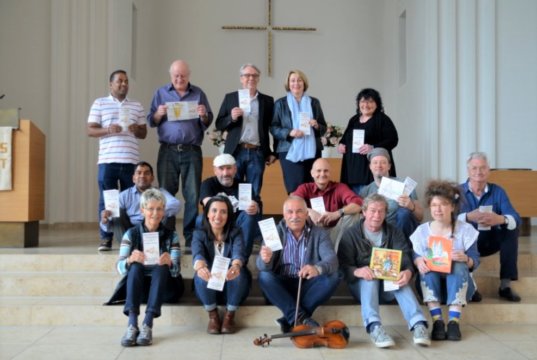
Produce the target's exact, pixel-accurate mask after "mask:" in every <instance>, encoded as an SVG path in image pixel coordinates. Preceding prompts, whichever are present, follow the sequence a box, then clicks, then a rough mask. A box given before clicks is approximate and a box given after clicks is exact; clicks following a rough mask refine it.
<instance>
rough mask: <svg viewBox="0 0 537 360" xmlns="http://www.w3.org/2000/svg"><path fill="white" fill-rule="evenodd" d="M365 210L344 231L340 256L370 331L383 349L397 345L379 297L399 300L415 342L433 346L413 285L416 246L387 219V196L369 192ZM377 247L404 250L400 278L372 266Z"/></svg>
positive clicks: (372, 339) (398, 275)
mask: <svg viewBox="0 0 537 360" xmlns="http://www.w3.org/2000/svg"><path fill="white" fill-rule="evenodd" d="M362 211H363V215H364V216H363V217H364V218H363V219H362V220H360V222H359V223H358V224H355V225H354V226H352V227H350V228H348V229H347V230H346V231H345V233H344V234H343V237H342V239H341V243H340V244H339V249H338V258H339V262H340V264H341V270H342V272H343V274H344V276H345V279H346V280H347V282H348V284H349V289H350V291H351V294H352V296H353V297H355V298H356V299H357V300H358V301H360V303H361V304H362V307H361V310H362V320H363V323H364V326H365V328H366V331H367V332H368V333H369V336H370V337H371V341H372V342H373V343H374V344H375V346H377V347H379V348H386V347H391V346H394V345H395V342H394V341H393V339H392V338H391V336H390V335H388V333H387V332H386V331H385V329H384V328H383V326H382V324H381V319H380V311H379V298H381V299H382V300H384V301H388V302H389V301H393V300H394V299H396V300H397V302H398V303H399V307H400V308H401V311H402V313H403V316H404V318H405V320H406V321H407V324H408V328H409V329H410V330H411V331H412V332H413V340H414V343H415V344H418V345H423V346H429V345H430V343H431V340H430V338H429V334H428V333H427V321H426V319H425V316H424V315H423V311H422V310H421V307H420V304H419V303H418V301H417V300H416V296H415V295H414V292H413V291H412V288H411V286H410V284H411V283H410V281H411V279H412V276H413V274H414V266H413V264H412V248H411V247H410V245H409V244H408V241H407V239H406V238H405V236H404V235H403V233H402V232H401V230H399V229H398V228H396V227H394V226H392V225H390V224H389V223H388V222H386V213H387V211H388V202H387V200H386V199H385V198H384V196H382V195H379V194H372V195H369V196H368V197H367V198H366V199H365V200H364V203H363V205H362ZM373 248H383V249H391V250H398V251H400V252H401V257H400V259H399V261H397V262H398V263H400V267H397V269H396V270H397V271H396V273H398V274H397V279H396V280H393V281H389V282H388V281H387V280H380V279H379V278H378V277H379V275H378V274H377V273H376V272H375V271H374V269H372V268H371V267H370V265H371V256H372V252H373ZM373 266H374V265H373ZM394 267H395V266H394ZM399 270H400V271H399ZM389 285H391V286H390V287H389Z"/></svg>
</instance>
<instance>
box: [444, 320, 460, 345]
mask: <svg viewBox="0 0 537 360" xmlns="http://www.w3.org/2000/svg"><path fill="white" fill-rule="evenodd" d="M447 339H448V340H451V341H459V340H460V339H461V330H460V329H459V323H458V322H456V321H453V320H452V321H450V322H448V324H447Z"/></svg>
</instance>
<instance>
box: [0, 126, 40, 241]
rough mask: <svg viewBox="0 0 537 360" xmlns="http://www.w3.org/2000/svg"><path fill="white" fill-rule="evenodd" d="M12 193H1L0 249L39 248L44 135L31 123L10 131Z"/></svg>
mask: <svg viewBox="0 0 537 360" xmlns="http://www.w3.org/2000/svg"><path fill="white" fill-rule="evenodd" d="M12 154H13V157H12V183H13V188H12V190H11V191H0V204H1V206H0V247H33V246H39V220H43V219H44V218H45V135H44V134H43V132H42V131H41V130H40V129H39V128H38V127H37V126H36V125H35V124H33V123H32V122H31V121H30V120H20V123H19V129H17V130H13V142H12Z"/></svg>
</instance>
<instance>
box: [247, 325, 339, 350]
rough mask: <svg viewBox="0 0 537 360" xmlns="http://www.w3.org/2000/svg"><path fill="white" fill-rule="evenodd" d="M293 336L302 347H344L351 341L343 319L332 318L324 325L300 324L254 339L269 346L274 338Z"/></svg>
mask: <svg viewBox="0 0 537 360" xmlns="http://www.w3.org/2000/svg"><path fill="white" fill-rule="evenodd" d="M287 337H289V338H291V341H292V342H293V344H294V345H295V346H296V347H297V348H300V349H309V348H313V347H321V346H326V347H329V348H331V349H343V348H345V347H346V346H347V344H348V343H349V328H348V327H347V325H345V324H344V323H343V322H342V321H339V320H331V321H328V322H326V323H325V324H323V326H317V327H311V326H308V325H298V326H295V327H294V328H293V330H292V331H291V332H288V333H283V334H276V335H270V336H268V335H267V334H264V335H263V336H261V337H259V338H256V339H255V340H254V345H257V346H268V345H270V342H271V341H272V340H273V339H280V338H287Z"/></svg>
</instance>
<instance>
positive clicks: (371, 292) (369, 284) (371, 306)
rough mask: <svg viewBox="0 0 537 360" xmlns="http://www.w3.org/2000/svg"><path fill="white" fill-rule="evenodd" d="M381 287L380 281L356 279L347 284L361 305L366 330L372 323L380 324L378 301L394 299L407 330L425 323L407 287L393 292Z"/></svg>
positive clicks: (414, 298) (418, 306) (411, 292)
mask: <svg viewBox="0 0 537 360" xmlns="http://www.w3.org/2000/svg"><path fill="white" fill-rule="evenodd" d="M382 286H383V284H382V280H364V279H358V281H356V282H354V283H352V284H349V289H350V291H351V294H352V296H353V297H354V298H355V299H357V300H359V301H360V303H361V304H362V321H363V322H364V326H365V327H366V328H367V326H368V325H369V324H371V323H373V322H379V323H382V321H381V319H380V314H379V303H380V300H382V301H385V302H390V301H393V299H394V298H395V299H396V300H397V303H398V304H399V308H400V309H401V312H402V313H403V317H404V318H405V320H406V322H407V324H408V328H409V329H412V328H413V327H414V325H416V323H417V322H419V321H423V322H427V320H426V319H425V316H424V315H423V311H422V310H421V307H420V304H419V302H418V300H417V299H416V296H415V295H414V292H413V291H412V288H411V287H410V286H409V285H406V286H404V287H402V288H400V289H399V290H394V291H384V290H382Z"/></svg>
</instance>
